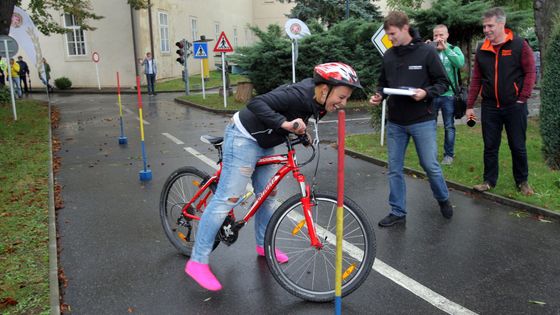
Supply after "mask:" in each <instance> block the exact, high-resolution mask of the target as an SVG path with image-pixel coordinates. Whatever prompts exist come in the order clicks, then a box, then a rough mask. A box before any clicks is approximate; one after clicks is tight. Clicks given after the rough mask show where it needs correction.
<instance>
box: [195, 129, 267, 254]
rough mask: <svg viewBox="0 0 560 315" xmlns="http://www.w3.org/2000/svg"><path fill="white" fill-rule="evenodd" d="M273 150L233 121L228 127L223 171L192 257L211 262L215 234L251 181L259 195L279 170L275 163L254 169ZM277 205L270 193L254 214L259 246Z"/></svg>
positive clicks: (203, 219) (205, 212)
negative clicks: (249, 135) (241, 129)
mask: <svg viewBox="0 0 560 315" xmlns="http://www.w3.org/2000/svg"><path fill="white" fill-rule="evenodd" d="M273 153H274V149H273V148H269V149H263V148H261V147H260V146H259V145H258V144H257V142H256V141H255V140H253V139H249V138H247V137H245V136H244V135H243V134H242V133H241V132H240V131H239V130H238V129H237V127H235V125H234V124H229V125H228V126H227V127H226V131H225V136H224V144H223V164H222V174H221V175H220V181H219V183H218V187H217V189H216V193H215V194H214V197H212V200H211V201H210V203H209V204H208V206H207V207H206V210H205V211H204V214H203V215H202V218H201V220H200V223H199V225H198V233H197V234H196V238H195V243H194V248H193V252H192V255H191V260H193V261H196V262H198V263H202V264H208V257H209V256H210V252H211V251H212V245H213V244H214V240H215V238H216V234H217V233H218V230H219V229H220V227H221V225H222V223H223V222H224V219H225V218H226V216H227V214H228V213H229V211H230V210H231V208H232V207H233V206H235V205H236V204H237V202H238V200H239V199H240V198H241V197H242V196H243V195H244V194H245V192H246V190H247V184H248V183H249V181H250V180H251V181H252V183H253V188H254V190H255V195H258V194H260V193H261V192H262V191H263V190H264V187H265V186H266V184H267V183H268V181H269V179H270V178H271V177H272V176H273V175H274V173H275V172H276V167H275V166H274V165H267V166H259V167H258V168H256V169H255V165H256V164H257V161H258V160H259V159H260V158H261V157H263V156H267V155H271V154H273ZM276 208H277V203H276V200H275V199H274V198H273V197H272V196H270V197H269V198H268V199H267V200H266V201H265V202H264V203H263V204H262V205H261V207H260V208H259V210H258V211H257V213H256V214H255V217H254V220H255V238H256V242H257V245H259V246H263V244H264V233H265V232H266V226H267V224H268V221H269V220H270V217H271V216H272V213H273V212H274V210H276Z"/></svg>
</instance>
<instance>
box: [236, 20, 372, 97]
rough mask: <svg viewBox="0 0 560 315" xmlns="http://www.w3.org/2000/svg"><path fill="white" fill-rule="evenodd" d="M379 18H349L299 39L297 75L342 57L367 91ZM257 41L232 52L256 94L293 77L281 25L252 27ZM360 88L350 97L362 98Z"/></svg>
mask: <svg viewBox="0 0 560 315" xmlns="http://www.w3.org/2000/svg"><path fill="white" fill-rule="evenodd" d="M379 25H380V24H379V23H378V22H368V21H365V20H361V19H349V20H345V21H343V22H340V23H338V24H335V25H333V26H332V27H331V28H330V29H328V30H317V28H314V30H313V34H311V35H309V36H306V37H305V38H303V39H301V40H299V41H298V44H299V56H298V60H297V64H296V78H297V80H298V81H299V80H301V79H304V78H307V77H311V76H312V75H313V67H314V66H315V65H317V64H320V63H324V62H330V61H341V62H344V63H347V64H349V65H351V66H352V67H353V68H354V69H355V70H356V71H357V73H358V76H359V78H360V81H361V82H362V85H363V86H364V88H365V91H366V92H367V93H368V94H370V93H371V91H372V89H373V88H374V87H375V85H376V83H377V77H378V71H379V65H380V62H381V56H380V54H379V53H378V52H377V50H376V49H375V47H374V46H373V44H372V42H371V37H372V36H373V34H374V33H375V31H376V30H377V28H378V27H379ZM252 30H253V31H254V32H255V34H256V35H257V36H258V37H259V39H260V41H259V42H258V43H256V44H255V45H253V46H250V47H243V48H240V49H239V52H238V53H237V54H236V55H234V56H232V61H234V62H236V63H237V64H238V65H239V66H241V67H242V68H243V69H246V70H248V71H249V74H248V76H249V78H250V79H251V82H252V83H253V84H254V86H255V90H256V91H257V93H258V94H263V93H266V92H268V91H270V90H272V89H274V88H276V87H278V86H280V85H282V84H285V83H290V82H291V79H292V59H291V58H292V57H291V56H292V55H291V42H290V39H289V38H288V37H287V36H286V34H285V32H284V30H283V29H281V28H280V27H279V26H277V25H270V26H269V27H268V31H267V32H264V31H262V30H260V29H258V28H252ZM365 97H366V94H365V92H362V91H357V93H354V95H353V98H365Z"/></svg>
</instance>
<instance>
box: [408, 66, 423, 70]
mask: <svg viewBox="0 0 560 315" xmlns="http://www.w3.org/2000/svg"><path fill="white" fill-rule="evenodd" d="M408 70H422V66H408Z"/></svg>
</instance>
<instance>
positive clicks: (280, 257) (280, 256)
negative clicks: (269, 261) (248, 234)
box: [257, 245, 289, 264]
mask: <svg viewBox="0 0 560 315" xmlns="http://www.w3.org/2000/svg"><path fill="white" fill-rule="evenodd" d="M275 252H276V260H277V261H278V262H279V263H281V264H285V263H287V262H288V260H289V258H288V255H286V254H285V253H284V252H283V251H281V250H279V249H276V250H275ZM257 254H258V255H259V256H264V247H262V246H259V245H257Z"/></svg>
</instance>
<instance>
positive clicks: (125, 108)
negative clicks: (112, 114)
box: [122, 106, 151, 125]
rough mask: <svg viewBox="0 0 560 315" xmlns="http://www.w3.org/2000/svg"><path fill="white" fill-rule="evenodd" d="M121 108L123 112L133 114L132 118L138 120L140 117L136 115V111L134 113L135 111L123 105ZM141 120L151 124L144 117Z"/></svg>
mask: <svg viewBox="0 0 560 315" xmlns="http://www.w3.org/2000/svg"><path fill="white" fill-rule="evenodd" d="M122 108H123V109H124V111H125V112H127V113H129V114H132V115H134V118H136V120H138V121H140V117H138V113H135V112H133V111H131V110H130V109H128V108H127V107H124V106H123V107H122ZM142 118H143V117H142ZM142 121H144V124H145V125H151V124H150V123H149V122H148V121H147V120H146V119H142Z"/></svg>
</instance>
